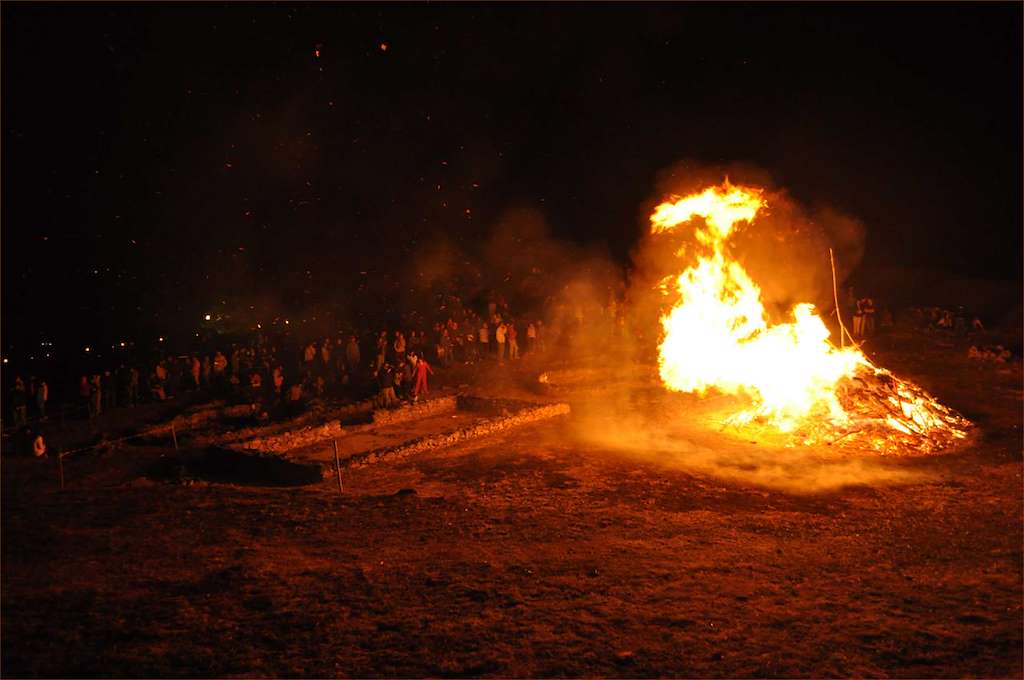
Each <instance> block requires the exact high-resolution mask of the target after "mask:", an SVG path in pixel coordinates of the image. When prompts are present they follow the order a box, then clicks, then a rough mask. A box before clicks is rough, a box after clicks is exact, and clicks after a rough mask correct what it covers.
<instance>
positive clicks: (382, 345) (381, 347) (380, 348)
mask: <svg viewBox="0 0 1024 680" xmlns="http://www.w3.org/2000/svg"><path fill="white" fill-rule="evenodd" d="M387 354H388V332H387V331H381V332H380V335H378V336H377V361H376V362H375V363H374V370H375V371H378V372H379V371H380V370H381V369H383V368H384V364H385V363H387Z"/></svg>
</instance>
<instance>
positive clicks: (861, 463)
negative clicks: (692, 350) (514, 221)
mask: <svg viewBox="0 0 1024 680" xmlns="http://www.w3.org/2000/svg"><path fill="white" fill-rule="evenodd" d="M874 344H875V345H877V346H875V347H871V346H869V350H871V351H873V352H877V356H876V358H877V359H878V360H879V362H880V363H882V364H883V365H885V366H886V367H888V368H890V369H892V370H894V371H895V372H896V373H897V374H898V375H900V376H901V377H905V378H910V379H912V380H915V381H918V382H919V383H920V384H922V385H923V386H924V387H926V388H927V389H929V390H930V391H931V392H932V393H933V394H935V395H936V396H937V397H939V398H940V399H941V400H942V401H944V402H945V403H947V404H948V405H950V406H952V407H954V408H957V409H959V410H960V411H961V412H963V413H964V414H965V415H967V416H968V417H970V418H972V419H973V420H974V421H975V422H976V423H977V424H978V430H977V432H976V434H975V436H974V437H973V438H972V440H971V442H970V443H969V444H968V445H966V446H965V447H964V448H963V449H962V450H958V451H955V452H951V453H948V454H945V455H938V456H929V457H924V458H898V459H879V458H877V457H871V458H867V459H864V460H860V459H856V460H854V459H851V455H852V454H850V452H848V451H842V452H830V451H814V452H793V451H791V450H775V449H771V448H764V447H761V448H758V447H757V446H756V445H753V444H750V443H747V444H746V446H745V447H740V446H739V444H738V443H736V442H734V441H733V440H731V439H729V438H727V437H724V436H723V435H720V434H715V433H710V434H708V433H700V432H698V431H697V429H698V428H693V427H691V428H689V429H688V430H687V429H686V428H683V430H682V431H677V432H675V433H674V434H673V435H672V437H669V438H668V439H667V440H666V442H668V443H665V442H662V443H660V444H658V445H657V446H653V445H650V443H649V442H647V441H646V440H645V439H644V438H643V437H641V436H634V435H639V434H640V433H636V432H631V431H630V430H629V427H631V426H632V424H631V421H628V420H623V421H622V422H621V423H617V422H616V420H615V419H614V418H606V419H605V426H604V427H603V428H602V429H601V432H599V433H597V434H595V431H594V426H593V423H592V422H591V421H589V420H588V419H587V414H588V412H590V409H591V408H592V407H593V406H594V404H593V401H596V402H597V403H600V402H601V400H602V397H601V396H600V395H597V396H596V397H595V396H593V395H592V396H591V397H590V399H591V400H592V403H590V404H589V405H588V403H586V402H584V401H581V402H580V403H575V404H573V406H574V413H573V415H571V416H569V417H565V418H559V419H554V420H550V421H545V422H543V423H539V424H536V425H531V426H528V427H524V428H521V429H518V430H514V431H512V432H509V433H506V434H502V435H496V436H492V437H488V438H484V439H480V440H477V441H475V442H471V443H467V444H464V445H461V446H457V447H453V448H450V449H447V450H443V451H435V452H430V453H428V454H423V455H419V456H414V457H410V458H407V459H402V460H396V461H393V462H382V463H379V464H376V465H373V466H370V467H367V468H362V469H356V470H352V471H348V472H346V473H345V474H344V475H343V481H344V484H345V493H344V495H341V496H339V494H338V491H337V487H336V485H335V482H334V480H326V481H324V482H323V483H320V484H315V485H311V486H302V487H290V488H289V487H276V488H275V487H267V486H246V485H242V484H214V483H208V482H202V481H200V482H197V483H192V484H182V483H177V484H173V483H167V482H165V481H160V480H155V479H153V478H151V477H148V476H147V475H146V474H145V473H146V471H147V470H150V469H152V466H153V465H154V463H156V462H158V461H159V460H160V457H161V456H162V455H166V454H168V453H169V452H168V450H167V449H166V448H158V447H153V446H148V447H130V448H121V449H118V450H115V451H111V452H108V453H106V454H103V455H97V456H91V457H88V458H85V459H81V460H76V461H74V462H72V463H69V468H68V476H69V480H70V481H69V485H68V489H67V490H66V491H64V492H59V491H57V490H55V488H54V486H55V485H54V480H55V477H54V470H53V469H52V467H48V466H47V465H46V464H42V463H37V462H36V461H30V460H23V459H15V458H7V459H5V461H4V464H3V470H2V483H3V486H2V491H3V498H2V530H3V534H2V548H3V560H2V562H3V563H2V577H3V582H2V597H3V601H2V626H3V628H2V643H0V644H2V659H0V661H2V668H0V671H2V674H3V676H4V677H20V676H46V677H79V676H137V677H153V676H217V677H229V676H318V677H324V676H361V677H376V676H387V677H393V676H403V677H419V676H477V675H492V676H615V677H651V676H674V677H679V676H687V677H696V676H700V677H766V676H771V677H778V676H805V677H806V676H814V677H832V676H859V677H864V676H870V677H965V676H967V677H1021V675H1022V672H1024V664H1022V649H1024V636H1022V628H1024V615H1022V608H1021V606H1022V594H1024V593H1022V576H1024V574H1022V537H1021V527H1022V523H1021V521H1022V479H1021V471H1022V460H1021V449H1022V447H1021V408H1022V399H1021V369H1020V364H1019V363H1017V364H1014V365H1012V366H1010V367H1002V366H996V365H992V364H981V363H979V362H971V361H969V360H968V359H967V358H966V356H965V354H964V351H963V348H962V347H960V346H958V345H956V344H955V343H952V342H950V341H946V340H944V339H942V338H935V337H930V336H920V335H916V334H903V335H900V334H894V335H893V336H890V337H888V338H885V339H883V340H879V341H877V342H876V343H874ZM505 375H506V377H505V378H504V379H489V380H488V381H487V384H488V385H489V386H490V388H491V389H492V390H494V391H496V392H501V393H505V392H516V391H517V390H518V391H519V392H522V393H524V394H525V393H528V392H529V391H530V386H529V385H528V384H527V383H528V380H529V379H530V376H531V375H534V376H535V374H531V372H530V371H528V370H524V371H522V372H519V373H515V372H509V373H507V374H505ZM515 396H521V395H520V394H516V395H515ZM666 403H672V402H666ZM679 403H680V404H681V405H682V406H681V407H680V410H679V415H678V418H679V420H680V422H683V423H685V422H686V418H687V415H686V408H685V404H686V402H685V401H681V402H679ZM658 417H659V418H664V417H666V416H665V415H664V413H662V414H661V415H659V416H658ZM608 433H613V434H615V436H611V435H608ZM616 433H617V434H616ZM606 435H608V436H606ZM631 441H633V442H635V444H636V445H632V446H631V445H630V444H629V443H630V442H631ZM737 461H739V462H737Z"/></svg>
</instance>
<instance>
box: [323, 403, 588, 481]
mask: <svg viewBox="0 0 1024 680" xmlns="http://www.w3.org/2000/svg"><path fill="white" fill-rule="evenodd" d="M519 403H520V404H521V403H522V402H519ZM568 413H569V405H568V404H549V405H546V406H536V407H533V408H521V409H520V410H519V411H518V412H516V413H513V414H511V415H507V416H503V417H497V418H489V419H487V420H483V421H481V422H479V423H475V424H473V425H470V426H468V427H464V428H462V429H460V430H456V431H455V432H450V433H448V434H436V435H427V436H425V437H420V438H418V439H413V440H410V441H407V442H404V443H402V444H400V445H398V446H394V447H387V448H381V449H374V450H373V451H366V452H364V453H357V454H355V455H353V456H350V457H349V458H347V459H345V461H344V465H345V467H349V468H355V467H363V466H365V465H372V464H373V463H376V462H378V461H380V460H381V459H383V458H388V459H394V458H402V457H405V456H409V455H412V454H415V453H420V452H423V451H429V450H432V449H438V448H444V447H448V446H452V445H453V444H457V443H459V442H462V441H466V440H470V439H476V438H479V437H485V436H487V435H490V434H494V433H496V432H503V431H505V430H509V429H512V428H514V427H519V426H520V425H526V424H527V423H533V422H536V421H538V420H546V419H548V418H554V417H556V416H562V415H567V414H568ZM325 474H332V473H331V472H330V471H329V470H325Z"/></svg>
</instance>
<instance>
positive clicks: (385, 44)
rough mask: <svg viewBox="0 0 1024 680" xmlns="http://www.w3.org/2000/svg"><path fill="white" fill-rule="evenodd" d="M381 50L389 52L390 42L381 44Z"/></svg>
mask: <svg viewBox="0 0 1024 680" xmlns="http://www.w3.org/2000/svg"><path fill="white" fill-rule="evenodd" d="M380 51H381V52H387V51H388V44H387V43H381V44H380Z"/></svg>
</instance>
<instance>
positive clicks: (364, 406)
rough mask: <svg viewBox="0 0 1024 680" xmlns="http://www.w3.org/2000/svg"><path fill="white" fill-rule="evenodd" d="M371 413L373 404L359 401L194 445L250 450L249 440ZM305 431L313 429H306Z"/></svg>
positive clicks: (242, 430)
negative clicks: (317, 422)
mask: <svg viewBox="0 0 1024 680" xmlns="http://www.w3.org/2000/svg"><path fill="white" fill-rule="evenodd" d="M372 412H373V402H372V401H361V402H356V403H355V404H349V405H348V406H343V407H341V408H338V409H333V410H331V411H324V410H318V411H310V412H308V413H303V414H302V415H300V416H298V417H296V418H292V419H291V420H288V421H286V422H283V423H271V424H269V425H256V426H253V427H246V428H243V429H241V430H233V431H231V432H225V433H222V434H216V435H211V436H209V437H205V438H200V439H198V440H197V441H196V443H197V444H199V445H203V444H220V445H224V446H229V445H230V446H231V447H232V448H250V447H248V446H246V445H245V444H246V443H247V442H248V441H250V440H272V439H273V437H274V435H287V434H289V433H290V432H294V431H297V430H298V429H299V428H302V427H303V426H307V425H308V424H309V423H312V422H315V421H317V420H324V419H325V418H329V420H328V421H327V423H326V424H330V422H338V423H341V424H344V423H347V422H351V421H353V420H355V419H357V418H369V417H370V416H371V414H372ZM305 429H315V428H313V427H306V428H305Z"/></svg>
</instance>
